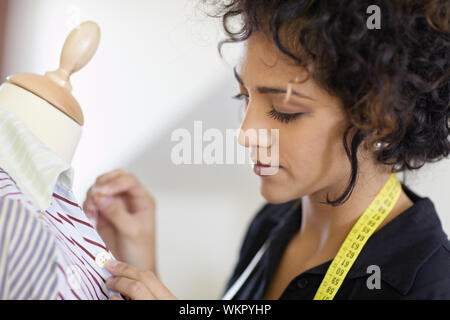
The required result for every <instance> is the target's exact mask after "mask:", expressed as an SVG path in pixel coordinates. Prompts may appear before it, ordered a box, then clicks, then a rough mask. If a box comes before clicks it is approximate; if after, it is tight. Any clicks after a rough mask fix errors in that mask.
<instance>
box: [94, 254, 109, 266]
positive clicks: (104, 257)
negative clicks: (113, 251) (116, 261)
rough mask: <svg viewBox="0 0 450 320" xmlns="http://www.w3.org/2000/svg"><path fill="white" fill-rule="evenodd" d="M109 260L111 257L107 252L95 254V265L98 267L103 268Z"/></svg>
mask: <svg viewBox="0 0 450 320" xmlns="http://www.w3.org/2000/svg"><path fill="white" fill-rule="evenodd" d="M108 260H111V256H110V255H109V253H108V252H106V251H102V252H100V253H98V254H97V256H96V257H95V263H96V264H97V265H98V266H99V267H100V268H103V267H104V266H105V264H106V261H108Z"/></svg>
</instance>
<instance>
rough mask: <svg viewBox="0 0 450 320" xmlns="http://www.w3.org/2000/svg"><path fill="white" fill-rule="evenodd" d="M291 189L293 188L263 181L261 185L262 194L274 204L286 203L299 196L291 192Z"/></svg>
mask: <svg viewBox="0 0 450 320" xmlns="http://www.w3.org/2000/svg"><path fill="white" fill-rule="evenodd" d="M290 191H292V190H289V189H288V188H286V187H275V186H273V185H269V184H266V183H262V184H261V187H260V193H261V195H262V196H263V197H264V199H266V201H267V202H269V203H272V204H279V203H285V202H288V201H291V200H294V199H298V198H299V197H298V196H297V195H295V194H290Z"/></svg>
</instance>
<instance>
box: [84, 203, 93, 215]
mask: <svg viewBox="0 0 450 320" xmlns="http://www.w3.org/2000/svg"><path fill="white" fill-rule="evenodd" d="M86 211H89V212H90V213H94V212H95V206H94V205H93V204H92V203H89V204H88V205H87V206H86Z"/></svg>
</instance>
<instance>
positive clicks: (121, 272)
mask: <svg viewBox="0 0 450 320" xmlns="http://www.w3.org/2000/svg"><path fill="white" fill-rule="evenodd" d="M105 269H106V270H108V271H109V272H110V273H111V274H112V275H113V277H112V278H110V279H112V280H111V282H112V283H111V284H110V285H111V286H114V288H115V289H117V290H115V291H118V290H119V289H120V290H134V291H135V292H132V293H131V294H134V296H142V297H144V295H148V293H150V294H151V295H152V297H153V299H158V300H174V299H176V297H175V296H174V295H173V294H172V293H171V292H170V291H169V289H167V287H166V286H164V284H162V282H161V281H160V280H159V279H158V277H156V275H155V274H154V273H153V272H151V271H144V272H142V271H140V270H138V269H137V268H135V267H133V266H130V265H129V264H126V263H123V262H120V261H116V260H110V261H108V262H107V263H106V264H105ZM120 279H128V280H132V281H136V282H139V283H141V284H143V285H144V287H145V288H146V291H148V292H146V291H145V290H144V289H143V288H141V285H139V284H136V283H134V282H130V281H127V280H120ZM108 280H109V279H108ZM127 286H132V287H131V288H129V287H127ZM108 288H109V287H108ZM110 289H111V290H114V289H112V288H110ZM118 292H120V293H122V294H124V295H126V296H129V297H131V298H132V299H134V298H133V296H131V295H128V294H127V293H129V292H128V291H127V292H122V291H118ZM145 299H150V298H145Z"/></svg>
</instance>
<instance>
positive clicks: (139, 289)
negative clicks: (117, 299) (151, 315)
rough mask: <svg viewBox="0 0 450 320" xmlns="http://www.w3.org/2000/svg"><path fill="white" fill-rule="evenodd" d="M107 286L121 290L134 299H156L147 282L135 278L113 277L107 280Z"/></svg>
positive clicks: (120, 291)
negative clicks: (146, 284)
mask: <svg viewBox="0 0 450 320" xmlns="http://www.w3.org/2000/svg"><path fill="white" fill-rule="evenodd" d="M106 286H107V287H108V289H109V290H112V291H116V292H119V293H121V294H123V295H125V296H127V297H130V298H131V299H132V300H155V297H154V296H153V294H152V293H151V292H150V291H149V289H148V288H147V287H146V286H145V284H144V283H143V282H140V281H137V280H134V279H130V278H125V277H111V278H108V279H107V280H106Z"/></svg>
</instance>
